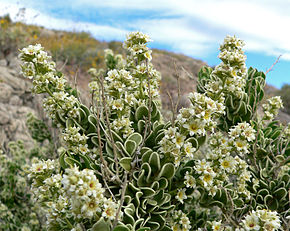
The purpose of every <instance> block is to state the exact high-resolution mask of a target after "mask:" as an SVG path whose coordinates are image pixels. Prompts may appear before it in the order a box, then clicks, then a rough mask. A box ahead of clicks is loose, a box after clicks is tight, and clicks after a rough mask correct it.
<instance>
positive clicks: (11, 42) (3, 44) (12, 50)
mask: <svg viewBox="0 0 290 231" xmlns="http://www.w3.org/2000/svg"><path fill="white" fill-rule="evenodd" d="M26 35H27V34H26V32H25V31H24V30H23V27H22V26H21V24H20V23H13V22H12V21H11V19H10V17H9V15H6V16H3V17H0V56H2V57H3V58H4V59H5V60H6V64H7V66H9V64H10V57H11V56H12V55H13V54H16V51H18V49H19V48H21V47H23V46H24V44H25V36H26ZM26 37H27V36H26Z"/></svg>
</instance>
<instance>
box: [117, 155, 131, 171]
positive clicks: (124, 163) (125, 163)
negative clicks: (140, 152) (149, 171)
mask: <svg viewBox="0 0 290 231" xmlns="http://www.w3.org/2000/svg"><path fill="white" fill-rule="evenodd" d="M131 162H132V158H131V157H124V158H122V159H121V160H120V162H119V163H120V165H121V167H122V168H124V169H125V170H126V171H130V170H131Z"/></svg>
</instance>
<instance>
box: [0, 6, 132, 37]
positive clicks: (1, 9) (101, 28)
mask: <svg viewBox="0 0 290 231" xmlns="http://www.w3.org/2000/svg"><path fill="white" fill-rule="evenodd" d="M18 12H19V5H16V4H6V3H1V2H0V15H1V13H2V15H4V14H7V13H9V14H10V16H11V18H12V19H17V13H18ZM24 21H25V22H26V23H28V24H36V25H40V26H44V27H45V28H48V29H56V30H66V31H86V32H90V33H91V34H92V35H93V36H94V37H96V38H98V39H100V40H111V39H112V38H113V39H116V40H123V39H124V38H125V35H126V34H127V33H128V31H127V30H125V29H122V28H116V27H111V26H106V25H97V24H94V23H84V22H74V21H72V20H66V19H59V18H54V17H51V16H49V15H46V14H43V13H41V12H40V11H37V10H34V9H32V8H26V9H25V19H24Z"/></svg>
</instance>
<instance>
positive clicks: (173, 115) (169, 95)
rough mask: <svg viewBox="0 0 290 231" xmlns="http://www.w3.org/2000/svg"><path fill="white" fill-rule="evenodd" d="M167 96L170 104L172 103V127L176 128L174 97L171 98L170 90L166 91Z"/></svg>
mask: <svg viewBox="0 0 290 231" xmlns="http://www.w3.org/2000/svg"><path fill="white" fill-rule="evenodd" d="M166 94H167V95H168V97H169V100H170V102H171V111H172V118H171V124H172V126H173V127H174V118H175V112H174V103H173V99H172V96H171V94H170V93H169V91H168V90H167V91H166Z"/></svg>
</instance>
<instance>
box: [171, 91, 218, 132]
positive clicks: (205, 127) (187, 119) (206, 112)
mask: <svg viewBox="0 0 290 231" xmlns="http://www.w3.org/2000/svg"><path fill="white" fill-rule="evenodd" d="M188 98H189V100H190V101H191V106H190V107H189V108H182V109H181V110H180V114H179V115H178V116H177V122H178V123H179V124H180V126H181V127H182V129H185V134H189V136H195V135H205V133H206V131H211V129H212V128H214V127H215V126H216V121H215V120H216V119H217V117H218V116H219V115H220V114H222V113H223V112H224V105H223V104H222V103H219V102H216V101H214V100H212V99H211V98H209V97H207V96H206V95H205V94H200V93H196V92H194V93H190V94H189V96H188Z"/></svg>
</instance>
